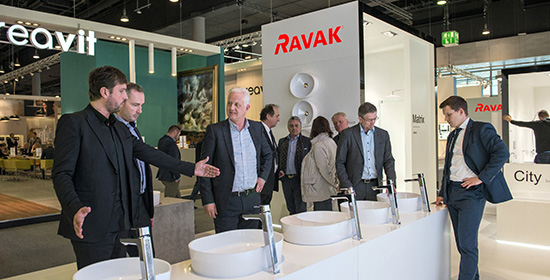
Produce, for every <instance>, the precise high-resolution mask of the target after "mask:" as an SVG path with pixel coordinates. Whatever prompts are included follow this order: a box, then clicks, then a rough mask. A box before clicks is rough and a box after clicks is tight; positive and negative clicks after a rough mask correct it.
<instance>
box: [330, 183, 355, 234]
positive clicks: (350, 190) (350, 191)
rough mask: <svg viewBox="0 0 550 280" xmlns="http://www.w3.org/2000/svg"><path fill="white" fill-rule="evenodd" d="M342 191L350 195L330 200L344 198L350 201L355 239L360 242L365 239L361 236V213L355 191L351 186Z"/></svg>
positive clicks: (342, 195) (336, 196) (334, 197)
mask: <svg viewBox="0 0 550 280" xmlns="http://www.w3.org/2000/svg"><path fill="white" fill-rule="evenodd" d="M340 190H341V191H347V192H348V194H339V195H333V196H331V197H330V198H331V199H332V200H338V199H342V198H343V199H346V200H347V201H348V206H349V214H350V219H351V220H352V222H353V227H352V230H353V238H354V239H356V240H359V241H360V240H361V239H363V235H362V234H361V223H360V221H359V212H358V211H357V200H355V189H354V188H353V187H352V186H350V187H349V188H347V189H346V188H341V189H340Z"/></svg>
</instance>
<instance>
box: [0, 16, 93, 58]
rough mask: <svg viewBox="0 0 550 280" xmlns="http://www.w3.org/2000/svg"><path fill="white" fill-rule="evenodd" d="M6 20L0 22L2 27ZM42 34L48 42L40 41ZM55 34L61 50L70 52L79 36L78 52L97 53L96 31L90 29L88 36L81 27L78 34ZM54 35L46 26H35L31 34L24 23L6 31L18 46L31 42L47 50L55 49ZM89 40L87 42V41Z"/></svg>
mask: <svg viewBox="0 0 550 280" xmlns="http://www.w3.org/2000/svg"><path fill="white" fill-rule="evenodd" d="M5 26H6V23H5V22H0V28H2V27H5ZM39 35H41V36H43V37H45V38H46V42H44V43H41V42H38V40H37V37H38V36H39ZM53 36H55V38H56V39H57V42H58V43H59V46H60V47H61V50H63V51H64V52H68V51H69V49H70V48H71V45H72V44H73V42H74V40H75V38H77V39H76V40H77V41H76V42H77V51H76V52H77V53H80V54H85V53H87V54H88V55H95V43H96V42H97V39H96V38H95V32H94V31H91V30H89V31H88V36H86V34H85V32H84V30H82V29H79V30H78V34H68V35H67V36H66V37H65V36H64V35H63V33H62V32H59V31H55V32H53ZM53 36H52V33H51V32H50V31H48V30H46V29H44V28H41V27H40V28H35V29H34V30H32V31H31V33H30V34H29V31H28V30H27V28H25V27H24V26H22V25H19V24H14V25H12V26H10V27H9V28H8V31H7V33H6V37H7V38H8V40H9V41H10V42H11V43H12V44H14V45H16V46H24V45H26V44H28V43H29V40H30V43H31V45H33V46H34V47H35V48H37V49H41V50H45V49H49V50H51V49H54V46H53ZM85 42H87V44H86V43H85ZM86 45H87V46H88V51H87V52H86Z"/></svg>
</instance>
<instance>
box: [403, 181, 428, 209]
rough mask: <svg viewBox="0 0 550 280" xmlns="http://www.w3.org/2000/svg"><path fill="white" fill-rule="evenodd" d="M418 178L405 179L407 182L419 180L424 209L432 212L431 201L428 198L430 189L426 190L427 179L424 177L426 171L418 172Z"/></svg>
mask: <svg viewBox="0 0 550 280" xmlns="http://www.w3.org/2000/svg"><path fill="white" fill-rule="evenodd" d="M416 176H417V178H413V179H405V182H413V181H417V182H418V186H419V187H420V195H421V196H422V210H423V211H424V212H431V210H430V201H429V200H428V191H427V190H426V180H425V179H424V173H418V174H416Z"/></svg>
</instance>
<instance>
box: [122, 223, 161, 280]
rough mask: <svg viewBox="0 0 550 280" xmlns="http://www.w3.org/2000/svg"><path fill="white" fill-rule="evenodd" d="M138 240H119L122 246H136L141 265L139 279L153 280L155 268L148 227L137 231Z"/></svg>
mask: <svg viewBox="0 0 550 280" xmlns="http://www.w3.org/2000/svg"><path fill="white" fill-rule="evenodd" d="M133 230H137V232H138V236H139V237H138V238H134V239H132V238H127V239H120V243H122V244H124V245H136V246H137V247H138V252H139V261H140V263H141V279H144V280H155V266H154V264H153V243H152V242H151V233H150V231H149V227H141V228H137V229H133Z"/></svg>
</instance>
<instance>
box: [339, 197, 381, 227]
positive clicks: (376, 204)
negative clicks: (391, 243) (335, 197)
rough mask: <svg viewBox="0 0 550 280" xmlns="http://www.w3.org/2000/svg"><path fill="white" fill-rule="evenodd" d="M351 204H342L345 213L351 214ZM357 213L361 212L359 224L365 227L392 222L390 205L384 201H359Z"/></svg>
mask: <svg viewBox="0 0 550 280" xmlns="http://www.w3.org/2000/svg"><path fill="white" fill-rule="evenodd" d="M348 205H349V204H348V203H347V202H342V203H340V208H341V209H342V212H343V213H349V206H348ZM357 211H358V212H359V222H361V224H363V225H381V224H386V223H389V222H390V213H391V211H390V205H389V204H388V203H387V202H383V201H367V200H360V201H357ZM348 215H349V214H348Z"/></svg>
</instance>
